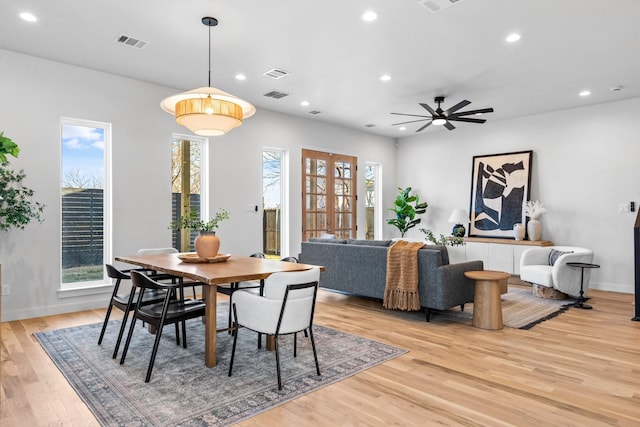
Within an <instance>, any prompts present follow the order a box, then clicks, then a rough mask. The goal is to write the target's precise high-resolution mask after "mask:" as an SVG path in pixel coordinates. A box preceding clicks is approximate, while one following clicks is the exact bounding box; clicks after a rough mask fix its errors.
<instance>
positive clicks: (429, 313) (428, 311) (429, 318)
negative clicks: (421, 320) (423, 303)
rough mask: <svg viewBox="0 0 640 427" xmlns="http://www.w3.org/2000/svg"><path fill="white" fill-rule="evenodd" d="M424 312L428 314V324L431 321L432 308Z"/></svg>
mask: <svg viewBox="0 0 640 427" xmlns="http://www.w3.org/2000/svg"><path fill="white" fill-rule="evenodd" d="M424 312H425V313H426V316H427V322H428V321H429V320H431V309H430V308H425V309H424Z"/></svg>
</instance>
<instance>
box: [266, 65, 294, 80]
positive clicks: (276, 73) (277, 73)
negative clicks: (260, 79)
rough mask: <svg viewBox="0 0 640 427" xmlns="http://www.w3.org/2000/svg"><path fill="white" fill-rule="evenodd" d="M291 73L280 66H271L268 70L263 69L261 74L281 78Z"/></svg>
mask: <svg viewBox="0 0 640 427" xmlns="http://www.w3.org/2000/svg"><path fill="white" fill-rule="evenodd" d="M289 74H291V73H290V72H288V71H285V70H283V69H282V68H272V69H270V70H269V71H265V72H264V73H262V75H263V76H267V77H271V78H272V79H276V80H277V79H281V78H283V77H284V76H288V75H289Z"/></svg>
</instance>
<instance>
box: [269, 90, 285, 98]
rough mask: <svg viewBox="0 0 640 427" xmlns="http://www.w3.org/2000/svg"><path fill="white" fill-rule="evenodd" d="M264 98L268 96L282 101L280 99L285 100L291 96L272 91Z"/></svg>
mask: <svg viewBox="0 0 640 427" xmlns="http://www.w3.org/2000/svg"><path fill="white" fill-rule="evenodd" d="M264 96H266V97H267V98H275V99H280V98H284V97H285V96H289V94H288V93H284V92H278V91H277V90H272V91H271V92H267V93H265V94H264Z"/></svg>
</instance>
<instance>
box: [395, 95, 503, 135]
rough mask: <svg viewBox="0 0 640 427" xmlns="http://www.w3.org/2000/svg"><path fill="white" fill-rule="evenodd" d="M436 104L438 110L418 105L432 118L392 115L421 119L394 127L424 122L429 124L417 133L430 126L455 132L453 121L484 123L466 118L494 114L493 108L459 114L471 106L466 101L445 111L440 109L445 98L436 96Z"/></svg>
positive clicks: (404, 114)
mask: <svg viewBox="0 0 640 427" xmlns="http://www.w3.org/2000/svg"><path fill="white" fill-rule="evenodd" d="M434 102H435V103H436V104H438V107H437V108H435V109H434V108H432V107H431V106H430V105H429V104H425V103H422V102H419V103H418V104H419V105H420V106H421V107H422V108H424V109H425V110H427V111H428V112H429V114H430V116H424V115H420V114H406V113H391V114H395V115H398V116H409V117H421V118H420V119H417V120H411V121H408V122H401V123H394V124H393V125H392V126H397V125H405V124H408V123H418V122H423V121H427V123H426V124H425V125H423V126H422V127H420V128H419V129H418V130H416V132H420V131H422V130H424V129H426V128H427V127H429V126H430V125H434V126H444V127H446V128H447V129H449V130H453V129H455V128H456V127H455V126H454V125H453V124H452V123H451V122H452V121H458V122H467V123H484V122H486V120H485V119H475V118H469V117H465V116H471V115H476V114H484V113H493V108H481V109H479V110H470V111H461V112H458V111H459V110H461V109H463V108H464V107H466V106H467V105H469V104H471V101H467V100H466V99H465V100H463V101H460V102H458V103H457V104H456V105H454V106H453V107H451V108H449V109H447V110H443V109H442V108H441V107H440V104H442V103H443V102H444V96H436V97H435V98H434Z"/></svg>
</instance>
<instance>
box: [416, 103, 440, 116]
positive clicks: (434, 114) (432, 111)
mask: <svg viewBox="0 0 640 427" xmlns="http://www.w3.org/2000/svg"><path fill="white" fill-rule="evenodd" d="M418 104H420V105H421V106H422V108H424V109H425V110H427V111H428V112H429V113H431V115H432V116H437V114H436V110H434V109H433V108H431V107H429V106H428V105H427V104H424V103H422V102H419V103H418Z"/></svg>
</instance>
